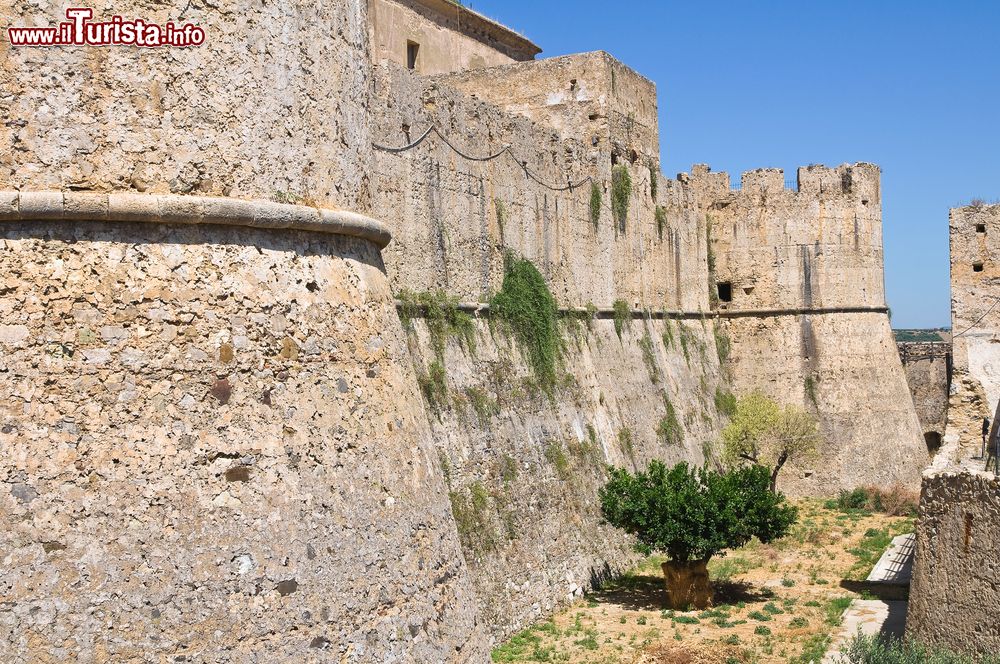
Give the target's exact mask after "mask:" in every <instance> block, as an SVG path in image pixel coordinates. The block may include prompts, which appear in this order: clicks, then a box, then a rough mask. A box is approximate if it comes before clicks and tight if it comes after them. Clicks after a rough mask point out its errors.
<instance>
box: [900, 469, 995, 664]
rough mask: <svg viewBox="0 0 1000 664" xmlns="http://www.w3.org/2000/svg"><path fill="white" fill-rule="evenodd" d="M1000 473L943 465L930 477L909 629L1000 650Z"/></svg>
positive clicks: (960, 645)
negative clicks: (971, 470) (945, 467)
mask: <svg viewBox="0 0 1000 664" xmlns="http://www.w3.org/2000/svg"><path fill="white" fill-rule="evenodd" d="M998 550H1000V479H997V477H996V476H995V475H993V474H992V473H981V472H955V471H948V470H943V471H942V470H938V471H935V472H930V473H928V474H927V475H926V476H925V477H924V483H923V491H922V492H921V496H920V517H919V519H918V522H917V554H916V559H915V562H914V567H913V583H912V586H911V589H910V605H909V613H908V614H907V617H906V632H907V636H909V637H910V638H914V639H917V640H919V641H921V642H923V643H927V644H932V645H936V646H943V647H947V648H950V649H952V650H956V651H963V652H978V653H982V654H993V653H996V651H997V649H998V648H1000V625H998V623H997V620H996V617H997V615H1000V569H998V558H997V551H998Z"/></svg>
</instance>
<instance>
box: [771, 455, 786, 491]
mask: <svg viewBox="0 0 1000 664" xmlns="http://www.w3.org/2000/svg"><path fill="white" fill-rule="evenodd" d="M786 461H788V452H782V453H781V456H779V457H778V463H776V464H774V470H772V471H771V491H777V490H778V473H779V472H781V467H782V466H784V465H785V462H786Z"/></svg>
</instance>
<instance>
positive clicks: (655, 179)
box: [649, 164, 662, 237]
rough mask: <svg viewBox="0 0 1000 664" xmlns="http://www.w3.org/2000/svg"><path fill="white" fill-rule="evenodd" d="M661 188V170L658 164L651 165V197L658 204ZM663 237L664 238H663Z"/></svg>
mask: <svg viewBox="0 0 1000 664" xmlns="http://www.w3.org/2000/svg"><path fill="white" fill-rule="evenodd" d="M659 188H660V169H658V168H657V167H656V164H650V165H649V195H650V197H651V198H652V199H653V202H654V203H655V202H656V192H657V190H658V189H659ZM661 237H662V236H661Z"/></svg>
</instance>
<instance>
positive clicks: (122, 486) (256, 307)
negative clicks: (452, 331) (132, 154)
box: [0, 191, 487, 662]
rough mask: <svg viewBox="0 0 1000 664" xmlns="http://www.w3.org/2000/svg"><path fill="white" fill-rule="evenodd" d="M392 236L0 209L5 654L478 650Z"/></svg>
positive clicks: (253, 218) (52, 202)
mask: <svg viewBox="0 0 1000 664" xmlns="http://www.w3.org/2000/svg"><path fill="white" fill-rule="evenodd" d="M389 239H390V237H389V233H388V231H387V230H386V228H385V227H384V226H383V225H382V224H380V223H379V222H377V221H374V220H372V219H369V218H367V217H364V216H361V215H358V214H353V213H348V212H341V211H331V210H320V209H316V208H310V207H304V206H295V205H281V204H277V203H271V202H265V201H240V200H233V199H225V198H202V197H195V196H156V195H143V194H85V193H73V192H16V191H13V192H0V644H4V645H3V646H0V648H5V649H6V650H5V652H4V653H3V654H2V655H0V659H2V660H3V661H4V662H29V661H30V662H50V661H51V662H57V661H58V662H62V661H81V662H180V661H184V662H312V661H317V662H325V661H334V662H371V661H377V662H438V661H477V660H480V659H482V660H485V659H486V658H487V652H486V640H485V637H484V636H483V632H482V628H481V626H480V625H478V624H477V619H476V611H475V608H474V607H475V603H474V598H473V597H472V594H471V590H470V588H471V583H470V582H469V578H468V572H467V570H466V567H465V563H464V562H463V558H462V554H461V551H460V547H459V544H458V538H457V534H456V531H455V527H454V525H453V523H452V521H451V513H450V508H449V501H448V496H447V491H446V488H445V483H444V479H443V477H441V473H440V471H439V470H437V469H436V465H435V461H436V459H435V456H434V451H433V450H434V448H433V445H432V441H431V435H430V431H429V428H428V424H427V418H426V415H425V414H424V411H423V406H422V402H421V399H420V395H419V391H418V388H417V385H416V380H415V377H414V374H413V370H412V367H411V363H410V361H409V359H408V358H407V357H406V352H407V351H406V343H405V339H404V336H403V331H402V327H401V325H400V323H399V319H398V317H397V315H396V312H395V308H394V306H393V297H392V293H391V292H390V288H389V283H388V280H387V278H386V275H385V273H384V268H383V265H382V259H381V252H380V250H381V249H382V248H383V247H384V246H385V245H386V244H387V243H388V242H389Z"/></svg>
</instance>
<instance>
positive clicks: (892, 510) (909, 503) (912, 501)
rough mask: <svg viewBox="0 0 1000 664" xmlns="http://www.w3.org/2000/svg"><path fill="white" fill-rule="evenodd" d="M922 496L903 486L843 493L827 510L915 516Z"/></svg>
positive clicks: (871, 487) (828, 505)
mask: <svg viewBox="0 0 1000 664" xmlns="http://www.w3.org/2000/svg"><path fill="white" fill-rule="evenodd" d="M919 500H920V495H919V494H918V493H917V492H916V491H913V490H911V489H907V488H906V487H905V486H903V485H901V484H896V485H893V486H890V487H889V488H886V489H883V488H881V487H877V486H866V487H859V488H857V489H854V490H853V491H841V492H840V495H838V496H837V498H836V499H835V500H828V501H827V502H826V508H827V509H837V510H840V511H842V512H854V511H864V512H882V513H884V514H888V515H889V516H915V515H916V513H917V504H918V502H919Z"/></svg>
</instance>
